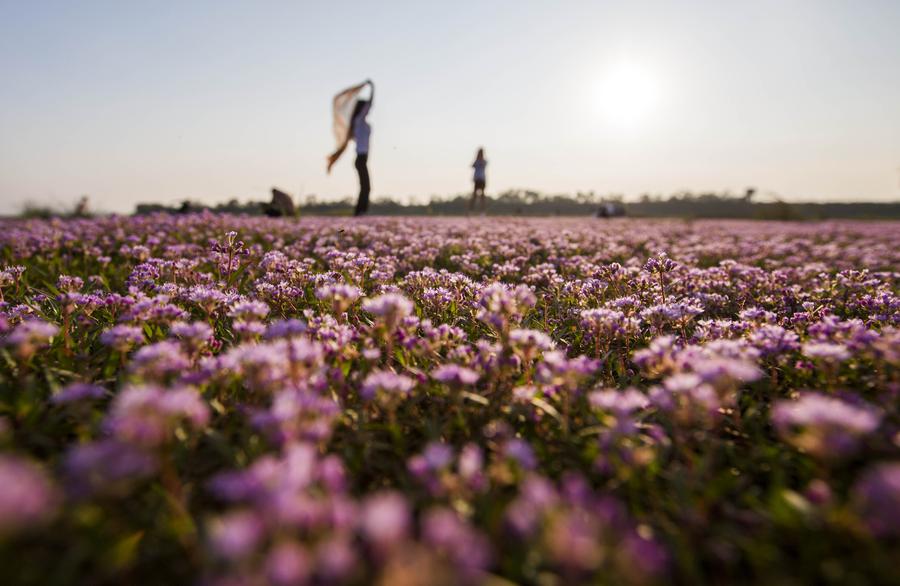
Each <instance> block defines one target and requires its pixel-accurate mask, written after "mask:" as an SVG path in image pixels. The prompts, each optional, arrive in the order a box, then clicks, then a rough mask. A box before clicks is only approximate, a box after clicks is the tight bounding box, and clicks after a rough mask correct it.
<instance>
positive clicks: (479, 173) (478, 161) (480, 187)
mask: <svg viewBox="0 0 900 586" xmlns="http://www.w3.org/2000/svg"><path fill="white" fill-rule="evenodd" d="M472 168H473V169H475V173H474V175H473V177H472V180H473V181H474V182H475V188H474V189H473V190H472V202H471V203H470V204H469V210H470V211H471V210H473V209H475V206H476V205H477V203H478V198H479V197H480V198H481V212H482V213H484V206H485V197H484V186H485V183H486V182H487V174H486V169H487V159H485V158H484V149H483V148H479V149H478V154H477V155H475V162H474V163H472Z"/></svg>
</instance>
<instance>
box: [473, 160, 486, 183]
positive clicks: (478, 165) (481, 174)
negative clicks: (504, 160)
mask: <svg viewBox="0 0 900 586" xmlns="http://www.w3.org/2000/svg"><path fill="white" fill-rule="evenodd" d="M472 166H473V167H474V168H475V181H484V180H485V168H486V167H487V159H481V160H480V161H479V160H478V159H475V162H474V163H472Z"/></svg>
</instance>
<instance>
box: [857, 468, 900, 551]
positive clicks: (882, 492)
mask: <svg viewBox="0 0 900 586" xmlns="http://www.w3.org/2000/svg"><path fill="white" fill-rule="evenodd" d="M853 501H854V504H855V506H856V508H857V510H858V511H859V514H860V516H861V517H862V519H863V521H864V522H865V523H866V525H867V526H868V527H869V529H870V530H871V531H872V533H874V534H875V535H877V536H878V537H890V536H896V535H900V462H887V463H883V464H876V465H874V466H872V467H871V468H869V469H868V470H866V471H865V472H864V473H863V474H862V476H861V477H860V478H859V480H857V481H856V484H855V485H854V486H853Z"/></svg>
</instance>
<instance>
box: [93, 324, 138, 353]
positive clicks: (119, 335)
mask: <svg viewBox="0 0 900 586" xmlns="http://www.w3.org/2000/svg"><path fill="white" fill-rule="evenodd" d="M100 341H101V342H102V343H103V344H105V345H107V346H109V347H111V348H112V349H113V350H116V351H117V352H127V351H128V350H131V349H132V348H134V347H135V346H140V345H141V344H143V343H144V329H143V328H141V327H138V326H130V325H127V324H119V325H117V326H113V327H111V328H110V329H108V330H106V331H105V332H103V333H102V334H100Z"/></svg>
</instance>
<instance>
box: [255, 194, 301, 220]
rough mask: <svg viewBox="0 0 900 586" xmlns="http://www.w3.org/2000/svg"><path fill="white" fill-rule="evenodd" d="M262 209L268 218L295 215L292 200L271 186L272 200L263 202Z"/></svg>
mask: <svg viewBox="0 0 900 586" xmlns="http://www.w3.org/2000/svg"><path fill="white" fill-rule="evenodd" d="M263 211H264V212H265V214H266V215H267V216H269V217H270V218H280V217H293V216H294V215H296V211H295V209H294V200H293V199H291V196H290V195H288V194H287V193H285V192H283V191H281V190H280V189H278V188H275V187H273V188H272V201H270V202H269V203H267V204H263Z"/></svg>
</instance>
